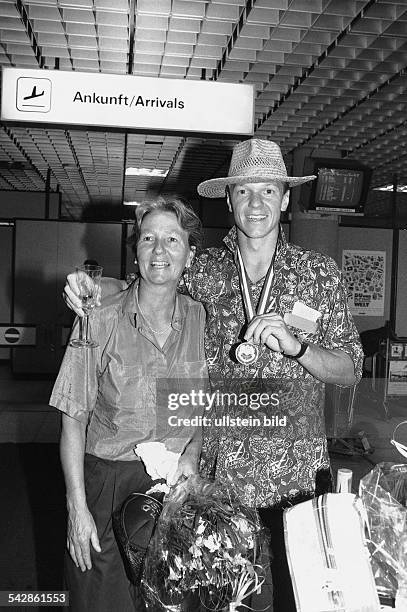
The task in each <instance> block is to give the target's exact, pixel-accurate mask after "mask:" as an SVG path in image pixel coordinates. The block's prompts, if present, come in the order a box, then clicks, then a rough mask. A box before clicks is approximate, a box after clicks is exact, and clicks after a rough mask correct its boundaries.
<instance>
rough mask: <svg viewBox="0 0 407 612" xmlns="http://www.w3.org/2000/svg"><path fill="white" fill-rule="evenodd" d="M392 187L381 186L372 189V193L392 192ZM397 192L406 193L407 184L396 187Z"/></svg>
mask: <svg viewBox="0 0 407 612" xmlns="http://www.w3.org/2000/svg"><path fill="white" fill-rule="evenodd" d="M393 190H394V185H383V186H382V187H373V191H393ZM397 191H398V192H399V193H407V184H405V185H397Z"/></svg>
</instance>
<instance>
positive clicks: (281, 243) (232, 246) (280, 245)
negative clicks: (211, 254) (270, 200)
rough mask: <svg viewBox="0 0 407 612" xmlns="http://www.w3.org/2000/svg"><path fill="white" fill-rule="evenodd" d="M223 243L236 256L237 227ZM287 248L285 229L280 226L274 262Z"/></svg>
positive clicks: (227, 235)
mask: <svg viewBox="0 0 407 612" xmlns="http://www.w3.org/2000/svg"><path fill="white" fill-rule="evenodd" d="M223 242H224V243H225V245H226V247H227V248H228V249H229V251H231V252H232V253H233V255H236V248H237V229H236V225H234V226H233V227H232V229H231V230H230V231H229V232H228V233H227V234H226V236H225V237H224V239H223ZM286 247H287V239H286V237H285V234H284V231H283V228H282V226H281V224H280V226H279V233H278V238H277V246H276V255H275V258H274V260H276V259H277V257H279V256H280V255H281V253H282V252H283V251H284V250H285V249H286Z"/></svg>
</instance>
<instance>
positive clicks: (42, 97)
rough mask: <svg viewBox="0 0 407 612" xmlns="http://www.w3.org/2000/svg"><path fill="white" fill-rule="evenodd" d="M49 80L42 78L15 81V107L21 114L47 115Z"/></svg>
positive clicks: (49, 103) (49, 104)
mask: <svg viewBox="0 0 407 612" xmlns="http://www.w3.org/2000/svg"><path fill="white" fill-rule="evenodd" d="M51 91H52V84H51V80H50V79H48V78H44V77H35V78H34V77H19V78H18V79H17V91H16V94H17V95H16V107H17V110H19V111H21V112H22V113H27V112H28V113H29V112H31V113H48V112H49V111H50V110H51Z"/></svg>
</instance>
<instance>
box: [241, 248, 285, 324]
mask: <svg viewBox="0 0 407 612" xmlns="http://www.w3.org/2000/svg"><path fill="white" fill-rule="evenodd" d="M276 250H277V248H276ZM275 252H276V251H274V255H275ZM274 255H273V259H272V260H271V264H270V267H269V269H268V270H267V274H266V278H265V280H264V284H263V287H262V290H261V293H260V299H259V305H258V308H257V311H255V307H254V303H253V296H252V292H251V289H250V279H249V276H248V274H247V272H246V268H245V267H244V263H243V259H242V254H241V252H240V249H239V245H238V246H237V264H238V265H237V270H238V273H239V281H240V288H241V291H242V298H243V304H244V308H245V312H246V317H247V321H248V323H250V321H251V320H252V319H253V317H254V316H255V315H256V314H258V315H261V314H263V313H264V312H265V310H266V306H267V300H268V298H269V295H270V288H271V283H272V282H273V276H274Z"/></svg>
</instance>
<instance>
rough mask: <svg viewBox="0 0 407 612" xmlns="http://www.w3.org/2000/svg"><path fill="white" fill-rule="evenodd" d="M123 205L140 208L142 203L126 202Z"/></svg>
mask: <svg viewBox="0 0 407 612" xmlns="http://www.w3.org/2000/svg"><path fill="white" fill-rule="evenodd" d="M123 204H124V205H125V206H139V204H141V202H126V201H124V202H123Z"/></svg>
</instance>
